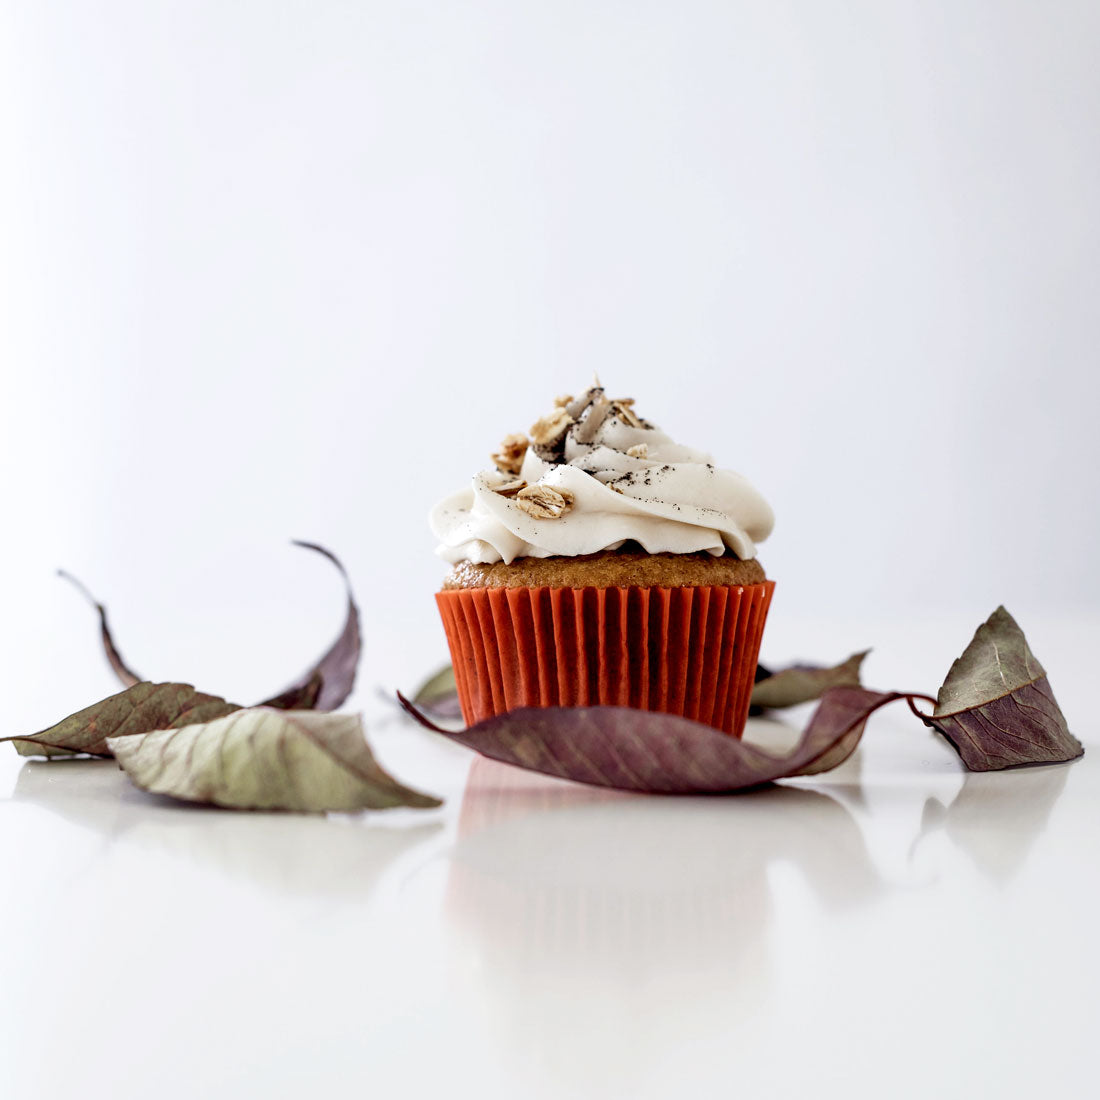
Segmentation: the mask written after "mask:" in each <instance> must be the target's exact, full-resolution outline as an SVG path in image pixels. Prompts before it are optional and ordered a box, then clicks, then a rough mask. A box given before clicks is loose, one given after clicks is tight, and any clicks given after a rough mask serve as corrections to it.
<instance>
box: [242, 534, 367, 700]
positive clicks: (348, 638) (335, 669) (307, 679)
mask: <svg viewBox="0 0 1100 1100" xmlns="http://www.w3.org/2000/svg"><path fill="white" fill-rule="evenodd" d="M294 545H295V546H301V547H304V548H305V549H306V550H315V551H316V552H317V553H318V554H323V555H324V556H325V557H326V558H328V560H329V561H331V562H332V564H333V565H335V566H336V568H337V569H339V570H340V576H342V577H343V578H344V587H345V589H346V591H347V599H348V607H347V615H346V616H345V618H344V627H343V629H342V630H341V631H340V633H339V635H338V636H337V638H336V641H334V642H333V643H332V645H331V646H330V647H329V648H328V650H327V651H326V653H325V654H324V656H322V657H321V659H320V660H319V661H318V662H317V663H316V664H315V665H314V666H313V667H312V668H310V669H309V670H308V671H307V672H305V673H304V674H303V675H302V676H301V677H300V678H299V679H298V680H297V681H295V683H293V684H292V685H291V686H290V687H288V688H287V689H286V690H285V691H281V692H280V693H279V694H278V695H276V696H274V697H273V698H271V699H265V700H264V701H263V702H262V703H259V704H257V705H258V706H262V707H275V708H276V709H277V710H335V709H336V708H337V707H338V706H340V705H341V704H342V703H343V702H344V701H345V700H346V699H347V697H348V696H349V695H350V694H351V692H352V688H354V687H355V673H356V670H357V668H358V667H359V653H360V650H361V647H362V640H361V637H360V632H359V608H358V606H357V605H356V603H355V596H354V595H353V593H352V590H351V581H350V580H349V578H348V573H347V570H346V569H345V568H344V566H343V563H342V562H341V561H340V559H339V558H338V557H337V556H336V555H335V554H334V553H333V552H332V551H331V550H326V549H325V548H324V547H323V546H318V545H317V544H316V543H314V542H300V541H298V540H295V541H294Z"/></svg>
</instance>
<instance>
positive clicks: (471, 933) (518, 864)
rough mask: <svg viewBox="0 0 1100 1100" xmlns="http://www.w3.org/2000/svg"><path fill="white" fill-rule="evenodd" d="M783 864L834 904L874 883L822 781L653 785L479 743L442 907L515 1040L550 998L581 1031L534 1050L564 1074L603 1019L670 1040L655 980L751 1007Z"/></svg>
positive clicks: (594, 1044) (727, 1008)
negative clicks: (635, 789)
mask: <svg viewBox="0 0 1100 1100" xmlns="http://www.w3.org/2000/svg"><path fill="white" fill-rule="evenodd" d="M780 864H790V865H791V866H793V867H794V868H795V869H796V871H797V872H798V873H799V875H800V876H801V877H802V879H803V880H804V882H805V883H807V884H808V886H809V889H810V891H811V893H812V894H813V896H814V899H815V902H816V903H817V904H819V905H821V906H823V907H824V908H825V909H827V910H835V909H841V908H846V907H852V906H863V905H867V904H869V903H871V902H873V901H874V900H875V898H876V897H878V896H879V894H880V893H881V892H882V890H883V883H882V882H881V880H880V878H879V876H878V875H877V873H876V871H875V869H874V866H873V865H872V863H871V861H870V859H869V857H868V854H867V850H866V847H865V845H864V842H863V837H862V835H861V833H860V830H859V828H858V826H857V825H856V823H855V821H854V819H853V818H852V816H851V814H850V813H849V812H848V811H847V810H846V809H845V808H844V807H843V806H841V805H840V804H839V803H838V802H836V801H835V800H834V799H832V798H830V797H828V796H827V795H824V794H819V793H817V792H815V791H809V790H801V789H796V788H790V787H788V788H778V787H775V788H771V789H766V790H760V791H756V792H753V793H749V794H745V795H741V796H738V797H736V798H706V797H702V798H674V797H670V798H653V797H645V796H636V795H627V794H620V793H616V792H610V791H601V790H597V789H592V788H584V787H579V786H575V785H572V784H567V783H561V782H557V781H555V780H550V779H545V778H543V777H541V776H535V775H530V774H527V773H522V772H519V771H517V770H515V769H512V768H509V767H507V766H505V765H502V764H498V763H495V762H493V761H490V760H486V759H483V758H480V757H479V758H477V759H476V760H475V761H474V764H473V766H472V768H471V771H470V776H469V780H468V783H467V788H466V793H465V797H464V799H463V804H462V813H461V818H460V821H459V841H458V845H457V847H456V849H455V851H454V855H453V861H452V869H451V875H450V880H449V883H448V898H447V903H448V912H449V915H450V916H451V918H452V920H453V921H454V923H455V925H456V926H457V927H458V928H459V929H460V930H461V933H462V935H463V937H464V938H467V937H468V938H469V939H470V941H471V942H472V945H473V947H474V948H475V950H476V951H477V953H478V955H479V956H480V959H481V961H482V963H483V965H484V967H485V969H486V971H487V974H488V981H489V982H490V984H491V985H492V984H496V985H498V986H499V987H500V988H499V993H500V999H501V1006H502V1011H503V1014H504V1016H505V1019H506V1023H505V1024H504V1026H505V1027H506V1028H507V1029H508V1030H509V1031H510V1032H512V1031H515V1030H516V1029H519V1030H521V1031H523V1032H524V1034H523V1036H522V1045H523V1046H524V1047H526V1048H528V1049H530V1047H531V1044H532V1043H533V1044H534V1046H535V1048H536V1049H537V1048H538V1047H539V1042H540V1040H539V1036H540V1034H541V1032H542V1031H543V1030H545V1031H546V1033H547V1034H551V1033H554V1032H555V1031H556V1030H557V1029H556V1028H554V1027H553V1026H551V1025H550V1023H549V1022H548V1020H549V1019H551V1018H553V1017H554V1016H555V1015H560V1014H561V1013H565V1014H567V1015H568V1016H569V1017H570V1018H572V1019H573V1020H575V1021H576V1025H577V1028H576V1031H577V1036H576V1043H575V1044H571V1045H570V1048H569V1049H568V1050H561V1049H558V1048H556V1047H549V1046H548V1047H547V1048H546V1049H545V1050H543V1056H544V1059H545V1063H546V1065H545V1067H544V1068H545V1069H547V1070H548V1071H552V1072H553V1073H554V1074H555V1075H560V1076H561V1077H564V1078H567V1079H569V1082H568V1083H569V1084H571V1083H572V1078H573V1077H574V1075H575V1074H577V1073H578V1072H580V1069H581V1067H582V1066H583V1065H584V1064H585V1063H586V1062H587V1061H588V1060H591V1063H592V1065H593V1066H595V1065H596V1064H598V1063H599V1060H600V1043H601V1040H600V1035H601V1033H602V1032H603V1029H604V1028H605V1027H607V1026H615V1027H620V1028H621V1026H622V1024H623V1022H624V1018H625V1021H626V1022H627V1024H628V1026H629V1027H631V1028H632V1029H633V1030H634V1031H636V1033H637V1039H638V1042H639V1043H640V1044H644V1043H645V1042H646V1041H647V1039H652V1040H653V1041H655V1042H656V1041H657V1040H658V1039H660V1040H661V1041H662V1042H664V1041H667V1040H668V1038H669V1036H667V1035H664V1036H657V1035H649V1034H648V1032H649V1031H650V1030H652V1028H653V1026H654V1024H653V1020H654V1019H655V1018H658V1016H659V1014H655V1013H654V1012H653V1011H652V1009H653V1005H654V1001H653V998H661V999H665V998H669V999H671V998H675V1003H677V1004H683V1005H684V1006H685V1009H684V1013H683V1018H682V1023H683V1025H684V1027H685V1028H686V1029H687V1030H688V1031H690V1030H691V1028H692V1027H693V1026H695V1024H698V1023H702V1024H703V1026H706V1027H707V1028H708V1029H712V1028H713V1027H715V1026H719V1027H726V1026H730V1025H732V1024H736V1023H737V1022H739V1021H740V1020H742V1019H744V1018H746V1017H748V1016H751V1015H752V1014H753V1013H754V1012H755V1011H758V1010H759V1008H760V1007H761V1005H762V1002H763V1001H764V1000H765V999H766V998H768V996H769V985H770V980H771V977H772V970H773V967H774V959H773V957H772V950H773V947H772V943H771V939H772V925H773V916H774V912H773V910H774V903H773V891H772V883H771V881H770V871H771V869H772V868H774V867H775V866H777V865H780ZM696 1018H698V1019H696ZM693 1020H695V1024H693V1022H692V1021H693ZM662 1026H667V1021H665V1024H664V1025H662ZM515 1038H516V1039H517V1043H518V1040H519V1038H520V1037H519V1036H515ZM506 1045H507V1044H506ZM561 1087H563V1088H564V1087H567V1081H566V1080H562V1081H561Z"/></svg>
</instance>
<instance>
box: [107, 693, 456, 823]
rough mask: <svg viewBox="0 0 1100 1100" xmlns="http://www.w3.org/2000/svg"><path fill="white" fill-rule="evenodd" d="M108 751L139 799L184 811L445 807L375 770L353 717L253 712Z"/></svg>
mask: <svg viewBox="0 0 1100 1100" xmlns="http://www.w3.org/2000/svg"><path fill="white" fill-rule="evenodd" d="M109 744H110V748H111V750H112V751H113V752H114V754H115V756H116V757H117V759H118V762H119V764H121V765H122V767H123V769H124V770H125V771H126V774H127V775H128V776H129V777H130V778H131V779H132V780H133V782H134V783H135V784H136V785H137V786H139V787H141V788H142V790H146V791H150V792H152V793H154V794H166V795H171V796H172V797H173V798H179V799H182V800H184V801H187V802H204V803H212V804H213V805H215V806H225V807H229V808H231V809H239V810H294V811H298V812H301V813H325V812H328V811H343V812H350V811H353V810H382V809H387V808H389V807H392V806H412V807H416V808H422V809H428V808H430V807H433V806H439V805H441V803H440V801H439V799H437V798H433V797H432V796H431V795H426V794H421V793H420V792H419V791H414V790H412V789H411V788H409V787H406V786H404V785H403V784H401V783H399V782H398V781H397V780H396V779H394V778H393V776H391V775H390V774H389V773H387V772H386V771H384V770H383V769H382V768H381V766H380V765H379V764H378V762H377V761H376V760H375V759H374V756H373V754H372V753H371V751H370V748H369V747H368V746H367V741H366V737H365V736H364V733H363V725H362V722H361V720H360V718H359V716H358V715H349V714H324V713H317V712H314V711H286V710H277V709H275V708H272V707H252V708H249V709H247V710H239V711H237V712H236V713H235V714H231V715H228V716H227V717H225V718H219V719H217V720H216V721H213V722H205V723H200V724H195V725H189V726H186V727H184V728H183V729H177V730H164V731H157V732H154V733H149V734H146V735H144V736H130V737H112V738H111V739H110V742H109Z"/></svg>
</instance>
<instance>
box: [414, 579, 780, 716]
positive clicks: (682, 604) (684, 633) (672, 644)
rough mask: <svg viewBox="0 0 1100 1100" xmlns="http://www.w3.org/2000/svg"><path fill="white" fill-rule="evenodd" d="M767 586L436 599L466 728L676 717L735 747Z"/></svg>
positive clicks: (507, 592) (497, 592) (457, 593)
mask: <svg viewBox="0 0 1100 1100" xmlns="http://www.w3.org/2000/svg"><path fill="white" fill-rule="evenodd" d="M774 590H775V582H774V581H763V582H761V583H760V584H751V585H735V586H718V585H715V586H701V587H688V586H684V587H678V588H644V587H630V588H464V589H451V590H447V591H443V592H439V593H437V594H436V603H437V604H438V605H439V611H440V614H441V616H442V618H443V627H444V630H445V631H446V633H447V643H448V645H449V646H450V650H451V659H452V661H453V663H454V669H455V682H456V685H457V688H458V698H459V702H460V704H461V706H462V715H463V717H464V718H465V720H466V722H467V724H468V725H472V724H473V723H475V722H480V721H481V720H482V719H485V718H490V717H492V716H493V715H496V714H504V713H506V712H507V711H510V710H515V709H517V708H519V707H555V706H564V707H572V706H589V705H596V704H601V705H610V706H622V707H637V708H639V709H641V710H653V711H661V712H663V713H666V714H680V715H683V716H685V717H687V718H693V719H695V720H696V721H699V722H705V723H706V724H707V725H711V726H715V727H716V728H718V729H720V730H723V731H724V732H726V733H729V734H732V735H733V736H734V737H740V736H741V734H742V732H743V731H744V728H745V721H746V719H747V717H748V712H749V696H750V694H751V693H752V685H753V682H754V680H755V674H756V662H757V657H758V656H759V653H760V640H761V637H762V636H763V633H764V622H765V620H766V619H767V616H768V608H769V606H770V604H771V599H772V593H773V591H774Z"/></svg>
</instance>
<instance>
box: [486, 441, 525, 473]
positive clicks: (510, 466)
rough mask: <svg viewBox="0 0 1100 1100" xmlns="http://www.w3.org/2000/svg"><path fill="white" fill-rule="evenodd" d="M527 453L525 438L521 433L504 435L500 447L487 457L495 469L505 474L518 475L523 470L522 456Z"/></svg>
mask: <svg viewBox="0 0 1100 1100" xmlns="http://www.w3.org/2000/svg"><path fill="white" fill-rule="evenodd" d="M526 453H527V436H525V435H524V434H523V433H522V432H514V433H513V434H512V435H506V436H505V437H504V439H503V440H502V441H501V444H500V447H499V448H498V449H497V450H496V451H495V452H494V453H493V454H491V455H490V456H489V457H490V458H491V459H492V460H493V462H494V463H495V464H496V468H497V469H498V470H500V471H501V472H502V473H505V474H518V473H519V472H520V470H522V469H523V456H524V455H525V454H526Z"/></svg>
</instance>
